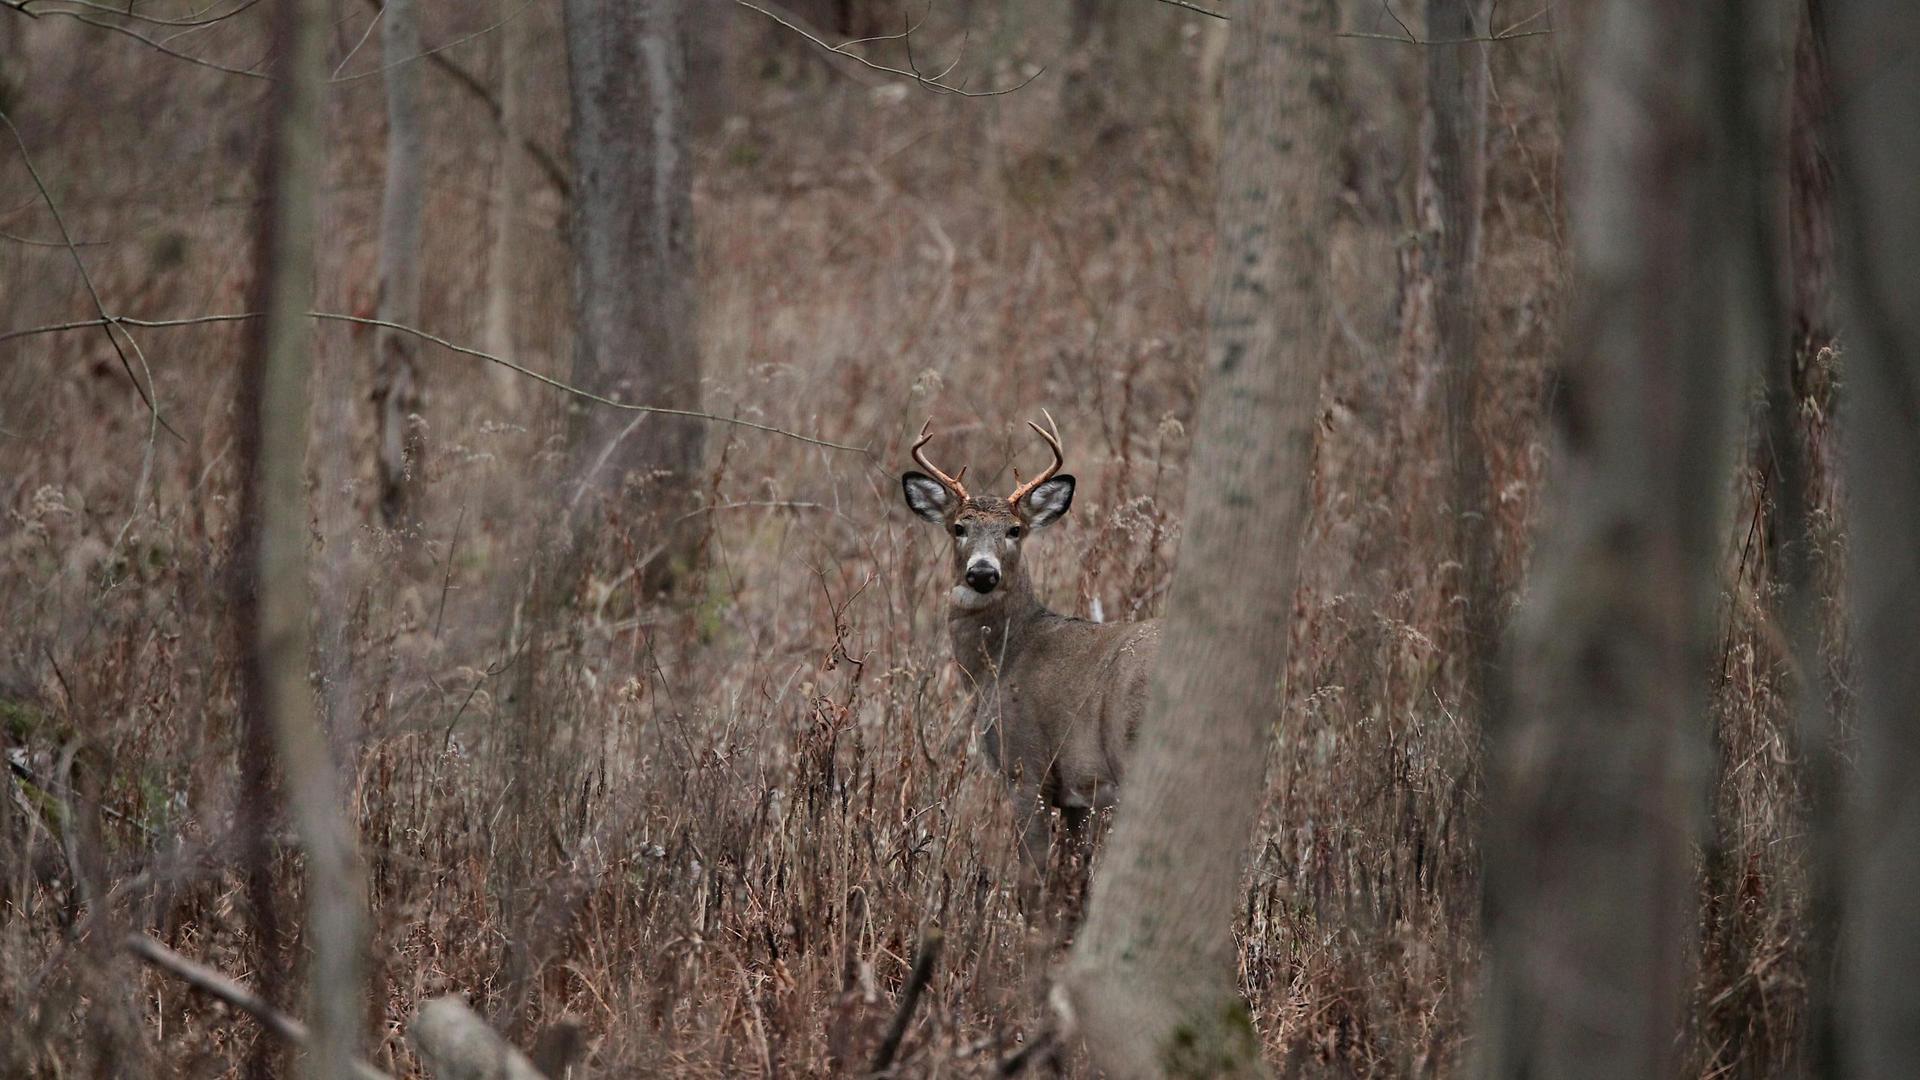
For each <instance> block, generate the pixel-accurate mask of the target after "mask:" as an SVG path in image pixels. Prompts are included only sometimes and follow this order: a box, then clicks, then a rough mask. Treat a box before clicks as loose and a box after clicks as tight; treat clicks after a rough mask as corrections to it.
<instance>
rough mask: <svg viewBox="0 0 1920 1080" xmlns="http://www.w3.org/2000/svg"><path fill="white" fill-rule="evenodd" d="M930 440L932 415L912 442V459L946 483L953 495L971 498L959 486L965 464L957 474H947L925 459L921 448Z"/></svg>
mask: <svg viewBox="0 0 1920 1080" xmlns="http://www.w3.org/2000/svg"><path fill="white" fill-rule="evenodd" d="M932 441H933V417H931V416H929V417H927V423H926V426H924V427H922V428H921V429H920V438H919V439H918V440H916V441H915V442H914V444H913V460H914V461H916V462H918V463H919V465H920V467H921V468H923V469H925V470H927V472H928V473H930V474H931V475H932V476H933V478H934V479H935V480H938V481H940V482H941V483H943V484H945V485H947V489H948V490H949V491H952V492H953V493H954V494H955V495H958V496H959V497H960V499H961V501H962V502H964V501H966V500H967V499H969V498H971V497H972V496H970V495H968V494H967V489H966V488H965V487H963V486H961V484H960V480H961V478H962V477H965V476H966V475H967V469H966V466H964V465H963V466H961V467H960V475H959V476H948V475H947V474H946V473H943V472H941V471H940V467H939V466H938V465H935V464H934V463H933V462H931V461H928V460H927V455H926V454H925V453H924V452H922V451H923V448H924V447H925V446H926V445H927V444H928V443H930V442H932Z"/></svg>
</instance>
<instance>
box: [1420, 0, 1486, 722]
mask: <svg viewBox="0 0 1920 1080" xmlns="http://www.w3.org/2000/svg"><path fill="white" fill-rule="evenodd" d="M1487 14H1488V12H1487V4H1486V3H1485V0H1428V2H1427V36H1428V37H1430V38H1436V39H1441V40H1446V39H1455V38H1465V37H1474V36H1480V35H1484V34H1486V33H1487V32H1488V31H1487ZM1487 48H1488V47H1487V46H1486V45H1479V44H1475V45H1457V46H1434V47H1430V48H1428V49H1426V50H1425V52H1426V61H1427V132H1426V135H1427V147H1426V150H1427V153H1426V164H1425V168H1424V169H1423V172H1422V176H1421V183H1420V188H1421V193H1420V194H1421V198H1420V204H1421V216H1422V218H1423V219H1424V220H1423V221H1422V226H1423V229H1424V230H1425V231H1426V232H1427V234H1428V236H1429V241H1430V244H1431V250H1432V263H1431V272H1432V275H1433V285H1434V288H1433V343H1432V347H1433V357H1432V359H1433V364H1434V367H1435V369H1437V370H1438V371H1439V373H1440V377H1441V378H1442V379H1443V380H1444V381H1445V384H1446V413H1447V424H1446V430H1447V444H1448V445H1447V449H1448V457H1449V460H1450V464H1451V466H1452V488H1453V491H1452V504H1453V506H1452V509H1453V525H1454V529H1453V541H1454V559H1455V561H1456V563H1457V565H1458V566H1459V567H1460V570H1459V573H1460V584H1459V588H1458V597H1459V601H1460V608H1461V622H1462V629H1463V630H1464V631H1465V633H1464V642H1463V644H1464V648H1463V650H1462V657H1461V659H1462V660H1463V662H1464V666H1465V669H1466V670H1465V680H1464V682H1465V690H1466V699H1467V700H1468V701H1469V702H1470V703H1471V704H1472V707H1473V708H1476V709H1484V708H1485V707H1486V705H1487V702H1488V699H1489V694H1490V688H1491V685H1492V681H1491V672H1492V665H1493V659H1494V651H1495V649H1496V648H1497V647H1498V644H1499V625H1500V622H1499V612H1498V610H1497V605H1498V599H1499V594H1498V590H1497V588H1496V584H1495V581H1494V539H1495V538H1494V535H1493V529H1492V527H1491V526H1492V516H1491V515H1492V505H1491V502H1490V500H1489V496H1488V491H1487V483H1488V481H1487V447H1486V445H1485V443H1484V441H1483V440H1482V439H1481V438H1480V435H1479V431H1478V429H1477V428H1476V427H1475V425H1474V405H1475V403H1476V402H1478V401H1479V400H1480V398H1481V396H1482V395H1481V392H1480V364H1479V357H1478V356H1477V355H1476V353H1475V348H1476V344H1477V341H1478V333H1477V331H1478V319H1477V316H1476V313H1475V310H1474V301H1475V295H1476V294H1475V282H1476V280H1477V277H1478V272H1479V264H1480V216H1481V208H1482V204H1483V199H1484V191H1485V188H1486V131H1487Z"/></svg>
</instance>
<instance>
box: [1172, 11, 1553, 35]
mask: <svg viewBox="0 0 1920 1080" xmlns="http://www.w3.org/2000/svg"><path fill="white" fill-rule="evenodd" d="M1162 2H1163V3H1172V2H1173V0H1162ZM1380 10H1382V11H1384V12H1386V13H1387V17H1388V18H1390V19H1392V20H1393V21H1394V22H1395V23H1396V24H1398V25H1399V27H1400V30H1401V33H1399V34H1375V33H1369V32H1367V31H1363V30H1343V31H1341V32H1340V33H1337V34H1335V35H1333V36H1334V37H1343V38H1360V39H1362V40H1366V41H1391V42H1393V43H1395V44H1396V45H1473V44H1490V43H1495V42H1501V41H1518V40H1519V39H1521V38H1530V37H1546V36H1548V35H1550V34H1552V33H1553V31H1552V30H1522V29H1520V28H1521V27H1523V26H1525V25H1527V24H1528V23H1530V22H1533V21H1534V20H1535V19H1538V18H1540V17H1541V16H1542V15H1545V14H1546V13H1547V12H1549V11H1552V10H1553V5H1552V4H1547V5H1546V6H1545V7H1542V8H1541V9H1540V10H1539V11H1536V12H1534V13H1533V14H1531V15H1529V16H1527V17H1526V18H1524V19H1519V20H1517V21H1515V22H1514V23H1513V24H1512V25H1511V26H1508V27H1507V28H1506V29H1505V30H1502V31H1500V32H1498V33H1495V34H1474V35H1469V36H1467V37H1457V38H1422V37H1420V36H1419V35H1417V34H1415V33H1414V32H1413V28H1412V27H1410V26H1408V25H1407V23H1406V20H1404V19H1402V18H1401V17H1400V16H1399V14H1397V13H1396V12H1395V11H1394V10H1393V6H1392V5H1391V4H1389V3H1388V2H1387V0H1380Z"/></svg>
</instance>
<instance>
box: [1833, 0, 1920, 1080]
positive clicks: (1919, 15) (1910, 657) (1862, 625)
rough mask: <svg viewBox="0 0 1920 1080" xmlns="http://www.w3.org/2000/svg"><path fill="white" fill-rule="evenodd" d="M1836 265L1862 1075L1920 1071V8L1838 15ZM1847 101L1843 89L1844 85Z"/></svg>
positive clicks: (1853, 1023)
mask: <svg viewBox="0 0 1920 1080" xmlns="http://www.w3.org/2000/svg"><path fill="white" fill-rule="evenodd" d="M1825 17H1826V18H1827V19H1828V20H1830V22H1829V34H1828V38H1827V40H1828V45H1829V49H1830V51H1829V53H1828V55H1829V57H1830V58H1831V59H1832V62H1833V68H1832V70H1833V71H1834V72H1835V73H1836V76H1837V75H1838V74H1839V73H1841V72H1845V73H1846V77H1847V83H1846V86H1845V92H1844V93H1839V94H1837V95H1836V97H1837V101H1836V113H1835V131H1836V135H1837V138H1836V139H1835V144H1834V158H1835V171H1834V176H1835V184H1836V187H1835V193H1836V195H1837V199H1836V202H1837V204H1838V209H1839V212H1840V215H1841V229H1840V233H1839V236H1838V238H1837V245H1836V246H1837V248H1838V253H1839V254H1838V258H1837V260H1836V262H1837V266H1838V270H1839V275H1840V279H1841V294H1842V305H1843V308H1844V314H1845V326H1846V330H1845V333H1846V337H1845V342H1846V348H1845V357H1846V361H1845V362H1846V373H1847V386H1846V400H1845V402H1844V404H1843V406H1842V408H1843V410H1844V411H1845V416H1846V432H1847V434H1846V439H1847V448H1846V461H1847V489H1848V490H1847V501H1848V507H1849V517H1850V519H1851V544H1852V551H1851V558H1850V560H1849V562H1850V565H1851V568H1852V570H1851V572H1852V576H1853V582H1852V595H1851V601H1852V605H1851V606H1852V611H1853V641H1854V643H1855V649H1856V650H1857V655H1858V668H1857V671H1858V675H1859V678H1858V687H1859V698H1858V701H1859V712H1858V717H1859V739H1860V746H1859V757H1858V760H1859V769H1860V773H1859V785H1860V787H1859V795H1858V798H1857V799H1856V800H1855V802H1854V814H1855V817H1854V820H1853V821H1852V822H1851V827H1850V830H1849V834H1850V835H1849V842H1848V845H1847V848H1846V866H1847V867H1848V869H1849V871H1850V873H1851V880H1850V881H1849V882H1848V888H1847V895H1846V901H1845V906H1846V909H1847V911H1848V912H1849V913H1850V916H1851V917H1850V920H1849V931H1850V937H1851V941H1850V942H1849V946H1848V959H1849V962H1848V964H1847V968H1848V969H1849V970H1848V974H1847V975H1846V976H1845V978H1846V984H1845V986H1844V988H1843V990H1844V993H1843V997H1842V1008H1843V1010H1844V1012H1845V1015H1844V1018H1843V1019H1842V1022H1841V1024H1842V1029H1843V1031H1844V1032H1845V1034H1846V1036H1847V1039H1846V1043H1845V1049H1844V1055H1845V1059H1846V1060H1845V1061H1844V1062H1843V1065H1844V1066H1845V1067H1844V1069H1843V1072H1844V1073H1845V1074H1846V1075H1851V1076H1858V1077H1872V1078H1878V1077H1895V1076H1911V1075H1912V1074H1913V1070H1914V1063H1915V1062H1920V799H1916V798H1914V795H1913V773H1914V769H1915V767H1916V766H1920V660H1916V658H1915V656H1914V649H1915V645H1916V643H1920V309H1916V307H1915V304H1914V300H1915V297H1920V198H1916V196H1915V192H1914V184H1913V177H1914V172H1915V170H1916V169H1920V124H1916V123H1915V117H1916V116H1920V64H1916V63H1915V62H1914V58H1913V56H1912V52H1911V50H1912V47H1913V45H1914V43H1915V42H1920V7H1916V6H1915V5H1913V4H1912V3H1908V2H1906V0H1855V2H1854V3H1850V4H1834V5H1831V8H1830V10H1829V11H1827V12H1826V13H1825ZM1836 89H1838V88H1837V87H1836Z"/></svg>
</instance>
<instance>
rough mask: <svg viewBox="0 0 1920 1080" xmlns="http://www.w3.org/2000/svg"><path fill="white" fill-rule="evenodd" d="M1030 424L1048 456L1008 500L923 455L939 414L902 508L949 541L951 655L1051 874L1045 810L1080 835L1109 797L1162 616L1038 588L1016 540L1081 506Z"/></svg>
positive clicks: (1136, 717) (924, 438) (918, 449)
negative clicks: (1119, 616) (1131, 617)
mask: <svg viewBox="0 0 1920 1080" xmlns="http://www.w3.org/2000/svg"><path fill="white" fill-rule="evenodd" d="M1047 421H1048V423H1050V424H1051V423H1052V421H1053V418H1052V417H1051V416H1048V417H1047ZM1027 424H1028V426H1029V427H1031V428H1033V430H1034V431H1036V432H1038V433H1039V435H1040V437H1041V438H1042V439H1044V440H1046V443H1047V446H1048V447H1049V448H1050V449H1051V450H1052V451H1053V464H1052V465H1051V466H1049V467H1048V468H1047V470H1046V471H1045V472H1042V473H1041V474H1040V475H1039V476H1036V477H1034V478H1033V479H1032V480H1029V481H1027V482H1026V483H1024V484H1021V483H1019V480H1020V475H1019V473H1018V472H1017V471H1016V472H1015V473H1014V482H1015V483H1016V484H1017V485H1018V486H1017V487H1015V488H1014V491H1013V494H1011V495H1009V496H1007V497H1006V498H1004V499H1000V498H995V497H994V496H991V495H985V496H981V495H973V494H971V493H969V492H968V491H967V489H966V488H965V487H964V486H963V485H962V484H961V480H962V479H963V478H965V476H966V472H967V470H966V469H964V468H963V469H961V470H960V472H959V474H958V475H955V476H948V475H947V474H946V473H944V472H941V471H940V470H939V469H938V468H935V467H934V465H933V463H932V462H930V461H928V460H927V457H926V454H925V453H924V450H925V447H926V445H927V442H928V441H929V440H931V439H932V438H933V435H932V430H933V421H932V420H928V421H927V426H926V427H924V428H922V429H921V431H920V439H919V441H918V442H915V443H914V444H913V460H914V461H915V462H916V463H918V464H919V466H920V467H921V468H923V469H925V470H926V472H924V473H922V472H908V473H906V474H904V475H902V476H901V477H900V486H901V488H902V490H903V491H905V493H906V498H907V506H908V507H909V508H911V509H912V510H913V512H914V513H916V514H918V515H920V516H921V517H923V518H925V519H927V520H928V521H931V522H933V523H934V524H936V525H939V526H940V527H941V528H943V529H945V530H946V531H947V533H948V535H949V536H950V537H951V538H952V540H953V573H954V578H955V581H954V585H953V589H952V590H951V591H950V592H949V593H948V594H947V598H948V603H949V607H948V612H947V622H948V628H949V630H950V631H951V632H952V635H953V657H954V659H955V660H956V661H958V662H959V665H960V668H961V670H962V671H964V672H965V673H966V677H967V679H968V680H969V681H970V682H971V684H972V686H973V722H974V730H975V732H977V733H978V735H979V740H980V745H981V747H982V748H983V750H984V751H985V753H986V754H987V756H988V757H989V758H990V759H991V760H992V761H993V763H994V765H995V766H996V767H997V768H998V769H999V770H1000V771H1001V772H1002V773H1003V774H1005V776H1006V778H1007V782H1008V783H1009V784H1010V785H1011V786H1012V788H1013V794H1014V798H1015V800H1016V805H1017V806H1018V809H1019V812H1020V814H1021V815H1022V816H1023V818H1024V825H1023V828H1022V831H1021V849H1022V851H1023V853H1024V854H1025V856H1026V859H1027V862H1028V864H1029V865H1030V866H1031V867H1032V868H1033V869H1034V870H1035V871H1036V872H1043V871H1044V868H1045V866H1046V863H1047V848H1048V842H1049V840H1050V839H1051V838H1052V821H1051V818H1052V815H1051V814H1050V813H1048V812H1047V807H1049V806H1052V807H1058V808H1059V810H1060V816H1061V820H1062V821H1063V822H1064V823H1065V824H1066V826H1067V829H1068V833H1069V835H1070V836H1071V838H1072V839H1073V840H1074V841H1075V842H1076V843H1077V842H1079V841H1080V840H1081V839H1082V838H1083V835H1084V829H1085V825H1086V821H1087V817H1088V815H1089V814H1091V813H1092V812H1093V811H1094V810H1096V809H1099V808H1102V807H1106V806H1111V805H1113V801H1114V797H1115V795H1117V794H1118V790H1119V786H1120V781H1121V774H1122V770H1123V769H1124V768H1125V764H1126V753H1127V746H1128V744H1129V743H1130V742H1131V741H1132V739H1133V734H1134V732H1135V730H1136V729H1137V728H1138V727H1139V724H1140V716H1141V714H1142V713H1143V712H1144V711H1145V710H1146V706H1147V681H1148V679H1149V677H1150V676H1151V674H1152V669H1153V660H1154V654H1155V653H1157V652H1158V651H1159V648H1160V623H1159V621H1158V620H1154V621H1150V622H1137V623H1107V624H1103V623H1093V622H1088V621H1086V620H1084V619H1074V618H1069V617H1067V616H1065V615H1059V614H1056V613H1054V612H1052V611H1049V610H1047V607H1046V605H1045V604H1042V603H1041V602H1040V598H1039V597H1037V596H1035V595H1034V592H1033V583H1032V581H1031V580H1030V579H1029V578H1028V577H1027V570H1026V567H1025V566H1024V565H1022V563H1021V559H1020V548H1021V545H1022V544H1023V543H1024V542H1025V541H1026V539H1027V536H1028V535H1029V534H1030V533H1032V532H1034V531H1036V530H1039V529H1043V528H1045V527H1047V526H1048V525H1051V524H1053V523H1054V522H1055V521H1058V520H1059V519H1060V517H1061V515H1063V514H1065V513H1066V512H1067V508H1068V507H1069V506H1071V505H1072V504H1073V477H1071V476H1061V475H1057V474H1058V473H1059V472H1060V466H1061V465H1062V464H1063V463H1064V458H1063V457H1062V455H1061V452H1060V439H1059V436H1058V434H1057V432H1058V429H1057V428H1056V429H1055V432H1054V433H1049V432H1048V431H1046V430H1045V429H1043V428H1042V427H1040V425H1038V424H1035V423H1033V422H1032V421H1031V420H1029V421H1028V422H1027ZM929 474H931V475H929Z"/></svg>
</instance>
